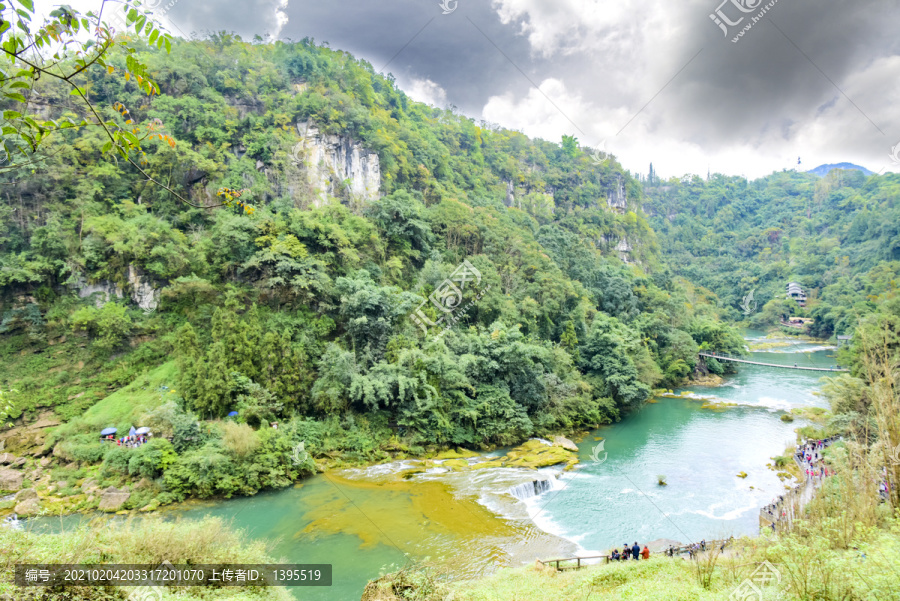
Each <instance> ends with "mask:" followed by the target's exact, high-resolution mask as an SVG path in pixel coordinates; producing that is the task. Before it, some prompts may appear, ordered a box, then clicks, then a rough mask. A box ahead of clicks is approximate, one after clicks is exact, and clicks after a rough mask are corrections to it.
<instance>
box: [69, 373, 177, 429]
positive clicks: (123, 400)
mask: <svg viewBox="0 0 900 601" xmlns="http://www.w3.org/2000/svg"><path fill="white" fill-rule="evenodd" d="M175 375H176V370H175V362H174V361H169V362H167V363H164V364H162V365H160V366H159V367H156V368H154V369H151V370H149V371H148V372H146V373H145V374H144V375H142V376H139V377H138V378H137V379H136V380H135V381H133V382H132V383H131V384H128V385H127V386H124V387H122V388H119V389H118V390H116V391H115V392H113V393H112V394H110V395H109V396H107V397H106V398H104V399H103V400H101V401H100V402H98V403H97V404H95V405H93V406H92V407H91V408H90V409H88V410H87V411H85V412H84V415H82V416H81V417H76V418H75V419H74V420H72V422H70V423H72V424H73V425H75V426H76V427H78V428H79V429H84V428H85V427H92V428H94V429H96V430H98V431H99V430H102V429H103V428H105V427H107V426H114V427H116V428H118V429H119V432H120V433H123V434H124V433H127V432H128V428H129V427H130V426H132V425H133V426H135V427H140V426H141V424H139V423H138V420H140V418H141V416H142V415H143V414H145V413H147V412H148V411H150V410H152V409H155V408H156V407H158V406H159V405H161V404H162V403H163V402H164V401H165V397H166V395H167V394H174V382H175ZM161 386H168V387H169V389H170V390H168V391H160V390H159V388H160V387H161Z"/></svg>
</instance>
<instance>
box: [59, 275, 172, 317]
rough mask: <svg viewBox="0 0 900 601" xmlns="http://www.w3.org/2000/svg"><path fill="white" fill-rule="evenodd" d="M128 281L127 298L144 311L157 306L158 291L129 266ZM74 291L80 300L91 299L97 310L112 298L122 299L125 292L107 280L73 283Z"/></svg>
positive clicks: (144, 277)
mask: <svg viewBox="0 0 900 601" xmlns="http://www.w3.org/2000/svg"><path fill="white" fill-rule="evenodd" d="M125 275H126V278H127V280H128V286H127V288H128V291H129V297H130V298H131V300H132V301H134V303H135V304H137V306H139V307H140V308H141V309H143V310H144V311H152V310H153V309H155V308H156V306H157V305H158V304H159V290H158V289H157V288H154V287H153V285H152V283H151V282H150V280H149V279H148V278H147V277H146V276H145V275H144V274H143V272H141V270H140V269H139V268H138V267H136V266H134V265H131V264H129V265H128V270H127V272H126V274H125ZM75 289H76V290H77V291H78V296H79V297H81V298H89V297H93V299H94V306H96V307H97V308H98V309H99V308H100V307H102V306H103V305H105V304H106V303H108V302H110V301H111V300H113V298H114V297H115V298H124V297H125V292H124V290H123V288H122V286H120V285H119V284H116V283H114V282H111V281H109V280H100V281H99V282H95V283H93V284H88V283H87V282H86V281H85V280H83V279H82V280H79V281H77V282H75Z"/></svg>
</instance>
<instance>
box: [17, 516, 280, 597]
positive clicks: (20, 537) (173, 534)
mask: <svg viewBox="0 0 900 601" xmlns="http://www.w3.org/2000/svg"><path fill="white" fill-rule="evenodd" d="M163 561H169V562H171V563H173V564H176V565H180V564H193V565H196V564H218V563H242V564H250V563H276V562H277V560H274V559H273V558H272V557H271V556H270V555H269V549H268V548H267V547H266V545H264V544H263V543H261V542H251V541H249V540H247V538H246V536H245V534H244V533H242V532H239V531H238V532H236V531H233V530H231V529H229V527H228V525H227V524H226V523H224V522H223V521H222V520H219V519H215V518H207V519H205V520H202V521H185V522H181V521H179V522H164V521H162V520H159V519H152V518H151V519H145V520H140V521H137V522H125V523H123V522H118V523H113V522H108V521H106V520H95V521H94V522H92V523H90V524H84V525H83V526H81V527H80V528H78V529H74V530H70V531H67V532H66V533H63V534H45V535H37V534H35V533H33V532H27V531H14V530H10V529H8V528H0V599H5V598H6V597H4V596H3V595H4V594H8V595H11V597H9V598H11V599H16V600H19V599H23V600H24V599H30V598H31V597H29V596H27V594H26V592H25V591H23V590H17V589H16V587H14V586H13V585H12V584H10V583H11V581H12V579H13V574H14V571H15V564H17V563H61V564H78V563H84V564H98V563H103V564H149V565H154V566H156V565H159V564H160V563H162V562H163ZM28 590H30V591H44V590H45V589H28ZM135 590H137V589H136V588H135V587H121V588H115V587H113V588H110V589H109V590H107V589H105V588H103V587H80V588H72V587H67V589H66V590H65V592H64V593H59V592H57V593H54V592H49V593H47V596H44V597H40V598H41V599H43V600H45V601H57V600H59V601H62V600H66V601H101V600H103V601H109V600H114V599H115V600H124V599H127V598H129V595H131V594H132V593H133V592H134V591H135ZM154 592H155V593H158V594H159V596H156V595H154V594H146V595H145V596H141V597H140V599H146V600H147V601H151V600H153V601H168V600H172V599H179V600H183V601H193V600H200V599H210V600H211V599H225V600H228V601H291V600H292V599H293V597H291V596H290V594H289V593H288V592H287V591H286V590H285V589H284V588H275V587H264V588H260V589H257V590H250V589H244V588H239V587H224V588H220V589H207V588H203V587H184V588H182V589H181V590H180V591H178V592H175V591H170V590H168V589H161V588H155V589H154Z"/></svg>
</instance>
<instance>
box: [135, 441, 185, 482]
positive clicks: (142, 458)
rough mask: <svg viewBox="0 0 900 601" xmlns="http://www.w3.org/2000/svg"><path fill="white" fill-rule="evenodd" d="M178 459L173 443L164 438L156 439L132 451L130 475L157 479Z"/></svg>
mask: <svg viewBox="0 0 900 601" xmlns="http://www.w3.org/2000/svg"><path fill="white" fill-rule="evenodd" d="M177 459H178V455H177V454H176V453H175V449H174V448H173V447H172V443H170V442H169V441H168V440H165V439H162V438H154V439H153V440H151V441H150V442H148V443H147V444H144V445H141V446H140V447H138V448H136V449H131V458H130V459H129V460H128V473H129V474H131V475H132V476H143V477H145V478H157V477H159V476H160V475H161V474H162V473H163V470H165V469H166V468H167V467H169V466H170V465H172V464H173V463H174V462H175V461H176V460H177Z"/></svg>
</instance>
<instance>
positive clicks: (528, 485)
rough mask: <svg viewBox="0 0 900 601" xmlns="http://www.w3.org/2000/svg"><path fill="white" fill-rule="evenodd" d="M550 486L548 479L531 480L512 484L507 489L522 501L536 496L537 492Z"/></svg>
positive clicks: (539, 492) (546, 489)
mask: <svg viewBox="0 0 900 601" xmlns="http://www.w3.org/2000/svg"><path fill="white" fill-rule="evenodd" d="M552 487H553V485H552V484H551V483H550V481H549V480H532V481H531V482H524V483H522V484H518V485H516V486H513V487H512V488H510V489H509V494H511V495H512V496H514V497H515V498H517V499H519V500H520V501H522V500H525V499H529V498H531V497H536V496H538V495H539V494H541V493H543V492H546V491H548V490H550V489H551V488H552Z"/></svg>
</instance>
